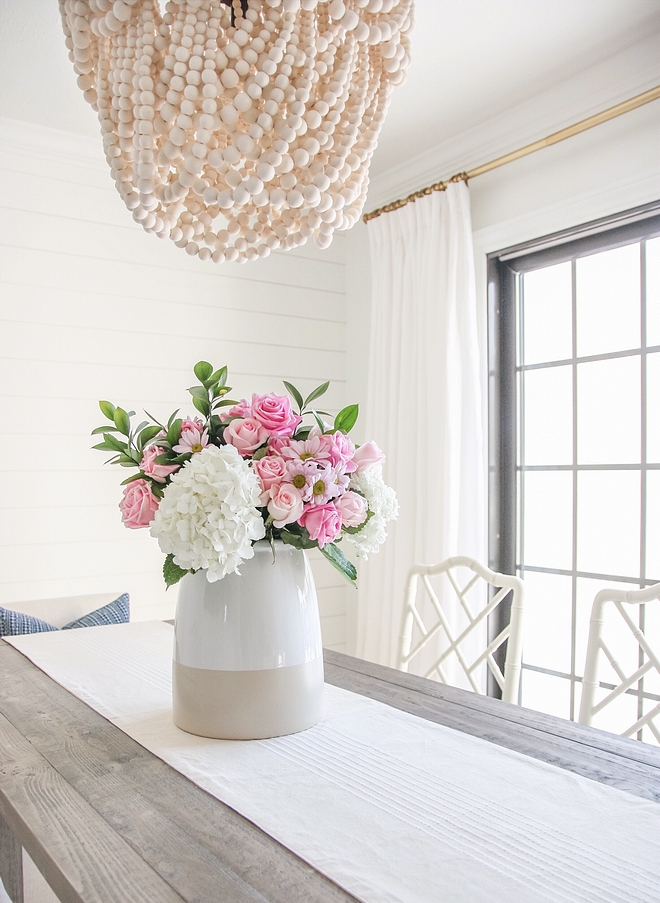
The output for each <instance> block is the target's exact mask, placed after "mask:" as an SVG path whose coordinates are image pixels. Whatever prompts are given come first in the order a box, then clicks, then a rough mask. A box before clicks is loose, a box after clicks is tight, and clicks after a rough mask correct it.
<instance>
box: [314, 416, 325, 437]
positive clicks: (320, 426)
mask: <svg viewBox="0 0 660 903" xmlns="http://www.w3.org/2000/svg"><path fill="white" fill-rule="evenodd" d="M312 414H313V415H314V420H316V422H317V423H318V426H319V429H320V430H321V432H322V433H325V423H324V422H323V421H322V420H321V418H320V417H319V415H318V414H317V413H316V411H312Z"/></svg>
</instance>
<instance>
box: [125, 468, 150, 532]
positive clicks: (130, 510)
mask: <svg viewBox="0 0 660 903" xmlns="http://www.w3.org/2000/svg"><path fill="white" fill-rule="evenodd" d="M158 505H159V501H158V499H157V498H156V496H155V495H153V493H152V492H151V489H150V488H149V483H147V481H146V480H133V482H132V483H129V484H128V485H127V486H125V487H124V495H123V496H122V500H121V502H120V503H119V510H120V511H121V519H122V521H123V522H124V526H126V527H128V528H129V529H130V530H139V529H140V527H148V526H149V524H150V523H151V521H152V520H153V519H154V515H155V513H156V511H157V509H158Z"/></svg>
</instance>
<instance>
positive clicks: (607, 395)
mask: <svg viewBox="0 0 660 903" xmlns="http://www.w3.org/2000/svg"><path fill="white" fill-rule="evenodd" d="M640 367H641V365H640V358H639V357H637V356H635V357H622V358H615V359H614V360H609V361H590V362H589V363H586V364H578V366H577V396H578V417H577V421H578V422H577V434H578V464H639V462H640V461H641V437H640V422H641V407H640V405H641V393H640V387H641V369H640Z"/></svg>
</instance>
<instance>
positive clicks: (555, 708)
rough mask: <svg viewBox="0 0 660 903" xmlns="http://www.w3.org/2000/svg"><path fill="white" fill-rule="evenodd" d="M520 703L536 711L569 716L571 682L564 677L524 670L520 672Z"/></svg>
mask: <svg viewBox="0 0 660 903" xmlns="http://www.w3.org/2000/svg"><path fill="white" fill-rule="evenodd" d="M522 704H523V705H524V706H525V708H527V709H535V710H536V711H537V712H547V714H548V715H558V716H559V717H560V718H569V717H570V714H571V683H570V681H569V680H567V679H566V678H565V677H553V676H552V675H550V674H540V673H539V672H538V671H527V670H525V671H523V672H522Z"/></svg>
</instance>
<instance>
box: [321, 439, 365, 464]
mask: <svg viewBox="0 0 660 903" xmlns="http://www.w3.org/2000/svg"><path fill="white" fill-rule="evenodd" d="M321 442H322V443H323V444H324V445H325V446H326V447H327V449H328V451H329V453H330V460H331V461H332V463H333V464H334V465H335V467H337V466H339V467H341V468H342V470H343V471H344V472H345V473H353V471H354V470H355V469H356V465H355V464H354V463H353V457H354V455H355V446H354V445H353V443H352V442H351V440H350V439H349V438H348V436H347V435H346V434H345V433H342V432H341V430H337V432H336V433H334V435H332V436H321Z"/></svg>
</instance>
